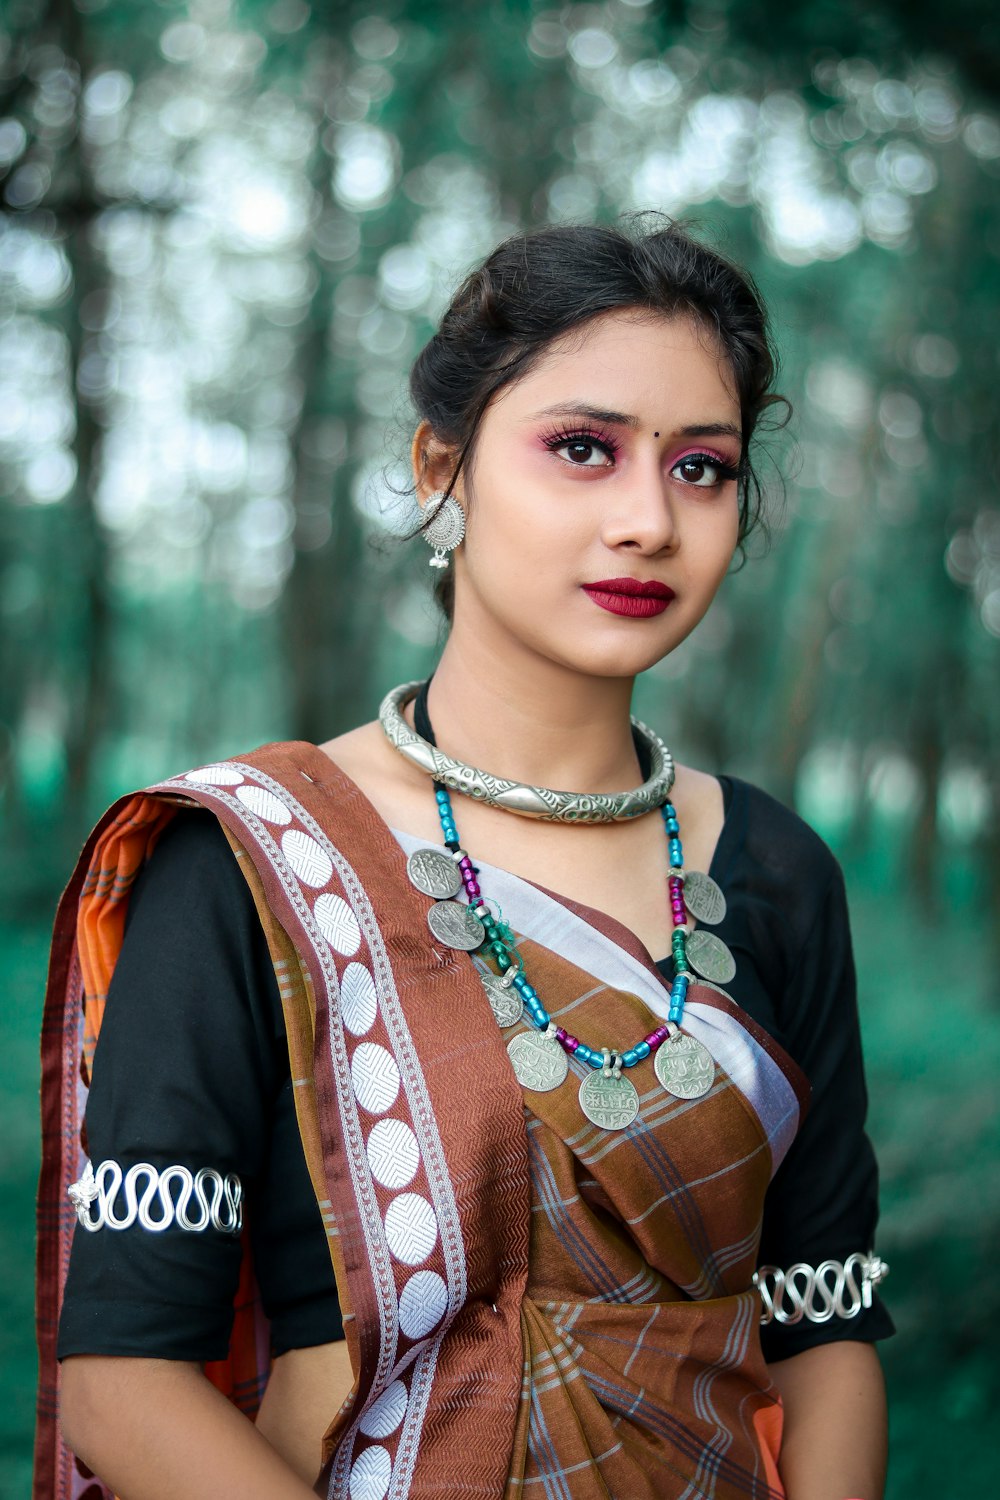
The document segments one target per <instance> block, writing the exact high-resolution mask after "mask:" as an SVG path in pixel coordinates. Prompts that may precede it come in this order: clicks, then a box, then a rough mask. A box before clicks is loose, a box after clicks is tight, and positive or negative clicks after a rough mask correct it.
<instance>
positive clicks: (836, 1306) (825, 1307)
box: [753, 1250, 889, 1324]
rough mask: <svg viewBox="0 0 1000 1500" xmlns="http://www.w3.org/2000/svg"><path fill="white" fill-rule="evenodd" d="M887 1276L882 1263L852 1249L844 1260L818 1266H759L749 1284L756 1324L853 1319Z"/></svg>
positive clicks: (803, 1263)
mask: <svg viewBox="0 0 1000 1500" xmlns="http://www.w3.org/2000/svg"><path fill="white" fill-rule="evenodd" d="M888 1274H889V1267H888V1265H887V1264H886V1262H885V1261H884V1260H882V1259H881V1258H880V1257H879V1256H878V1255H876V1254H875V1252H874V1250H869V1251H868V1254H867V1255H865V1254H863V1253H862V1252H861V1251H859V1250H855V1252H854V1254H853V1255H849V1256H848V1257H847V1259H846V1260H845V1261H840V1260H824V1261H822V1262H821V1263H820V1264H819V1265H818V1266H809V1265H806V1263H805V1261H801V1260H800V1261H797V1262H796V1263H795V1265H794V1266H789V1268H788V1270H787V1271H779V1269H778V1267H777V1266H761V1267H760V1268H759V1269H758V1270H756V1271H755V1272H754V1274H753V1284H754V1286H755V1287H756V1288H757V1290H758V1292H759V1293H760V1300H761V1302H762V1303H763V1304H764V1311H763V1312H762V1313H761V1316H760V1321H761V1322H762V1323H771V1322H774V1323H786V1324H787V1323H798V1322H800V1321H801V1320H802V1319H803V1318H808V1319H809V1321H810V1323H827V1322H829V1320H830V1319H831V1318H833V1317H837V1318H856V1317H857V1315H858V1313H859V1312H860V1311H861V1309H862V1308H863V1307H871V1305H872V1288H873V1287H875V1286H878V1284H879V1282H880V1281H882V1280H884V1278H885V1277H886V1276H888Z"/></svg>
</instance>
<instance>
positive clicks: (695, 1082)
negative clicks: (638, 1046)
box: [653, 1031, 715, 1099]
mask: <svg viewBox="0 0 1000 1500" xmlns="http://www.w3.org/2000/svg"><path fill="white" fill-rule="evenodd" d="M653 1068H654V1070H655V1072H656V1076H657V1078H658V1079H659V1080H660V1083H661V1084H662V1085H663V1087H664V1088H665V1089H666V1091H667V1093H668V1094H673V1096H674V1098H675V1099H700V1098H701V1096H702V1094H707V1093H708V1091H709V1089H710V1088H711V1087H712V1084H713V1083H714V1082H715V1059H714V1057H713V1056H712V1054H711V1052H709V1050H708V1048H707V1047H703V1046H702V1044H701V1042H699V1041H696V1040H695V1038H694V1037H693V1036H688V1034H687V1032H686V1031H678V1032H675V1033H674V1035H673V1036H672V1037H668V1039H667V1040H666V1041H665V1042H663V1043H662V1044H661V1045H660V1046H659V1047H658V1048H657V1049H656V1056H655V1058H654V1059H653Z"/></svg>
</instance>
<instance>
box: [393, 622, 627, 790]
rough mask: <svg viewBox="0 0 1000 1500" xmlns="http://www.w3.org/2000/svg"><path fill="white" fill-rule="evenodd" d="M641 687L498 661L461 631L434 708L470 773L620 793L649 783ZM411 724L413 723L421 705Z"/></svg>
mask: <svg viewBox="0 0 1000 1500" xmlns="http://www.w3.org/2000/svg"><path fill="white" fill-rule="evenodd" d="M526 658H527V659H526ZM633 682H634V678H632V677H586V676H583V675H581V674H580V673H579V672H575V671H573V670H571V669H570V668H568V667H563V666H560V665H559V663H557V662H552V661H550V660H547V659H542V658H539V657H535V656H530V657H527V654H526V653H524V654H518V655H516V656H514V655H511V654H506V653H505V654H504V655H502V656H501V655H499V654H498V655H497V656H495V657H491V656H490V654H489V653H488V652H483V651H482V650H481V649H476V647H475V644H474V643H473V642H472V641H471V640H469V638H468V637H467V636H464V637H463V636H456V635H455V634H454V633H453V634H452V635H451V636H450V637H449V639H448V642H447V644H446V646H445V648H444V651H443V652H442V655H441V660H440V662H439V663H438V666H437V668H436V669H435V672H434V677H433V681H432V682H431V685H430V689H429V691H428V695H427V709H428V713H429V715H430V719H431V723H432V724H433V726H434V736H435V739H436V740H437V743H438V746H439V747H440V748H441V749H442V750H444V751H445V752H446V753H447V754H449V755H453V756H455V757H457V758H458V759H460V760H464V761H466V762H468V763H469V764H470V765H474V766H478V767H480V768H481V769H482V770H485V771H492V772H493V773H494V774H495V775H497V776H503V777H507V778H509V779H510V780H512V781H523V782H527V783H528V784H529V785H532V786H548V787H553V788H555V789H558V790H560V791H567V792H584V791H587V792H615V791H622V790H624V789H626V788H628V787H632V786H636V785H638V784H639V782H641V780H642V773H641V770H640V768H639V762H638V757H637V756H636V752H635V746H634V744H633V742H632V732H631V728H630V724H629V706H630V704H631V700H632V685H633ZM406 717H407V719H408V720H409V721H410V722H411V723H412V722H413V709H412V704H411V705H409V706H408V707H407V710H406Z"/></svg>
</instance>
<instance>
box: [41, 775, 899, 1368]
mask: <svg viewBox="0 0 1000 1500" xmlns="http://www.w3.org/2000/svg"><path fill="white" fill-rule="evenodd" d="M719 780H720V782H721V784H722V789H723V796H724V801H725V809H726V812H725V822H724V825H723V829H722V833H721V835H720V839H719V842H718V845H717V847H716V851H715V855H714V857H713V860H712V865H711V870H710V873H711V874H712V876H713V877H714V879H715V880H716V881H717V882H718V883H719V885H720V886H721V887H722V889H723V891H724V893H725V896H726V902H727V912H726V916H725V918H724V920H723V921H722V923H720V924H719V925H718V926H717V927H714V928H713V931H715V932H717V933H718V934H719V935H720V937H722V938H723V939H724V941H725V942H726V943H727V944H728V946H729V948H730V949H731V950H732V952H733V955H734V957H735V959H736V970H737V972H736V977H735V979H733V980H732V982H731V983H730V984H729V985H727V986H726V988H727V990H728V992H729V993H730V994H731V995H732V997H733V999H734V1000H735V1001H736V1002H737V1003H738V1004H739V1005H741V1006H742V1007H743V1008H744V1009H745V1010H746V1011H747V1012H748V1013H749V1014H750V1015H751V1016H752V1017H753V1018H754V1019H755V1020H756V1021H757V1022H758V1024H759V1025H761V1026H762V1027H763V1028H764V1029H765V1030H766V1031H768V1032H769V1033H770V1034H771V1035H772V1036H773V1037H774V1038H775V1039H776V1040H777V1041H778V1042H779V1043H780V1044H781V1045H782V1046H783V1047H784V1048H785V1050H786V1051H787V1052H788V1053H789V1054H790V1055H791V1056H792V1057H793V1058H794V1059H795V1061H796V1062H797V1063H798V1064H799V1066H800V1067H801V1068H802V1070H803V1071H804V1072H805V1074H806V1076H807V1077H808V1079H809V1081H810V1083H811V1085H812V1102H811V1107H810V1109H809V1112H808V1114H807V1115H806V1118H805V1120H804V1121H803V1123H802V1125H801V1128H800V1130H799V1133H798V1135H797V1136H796V1138H795V1140H794V1142H793V1144H792V1146H791V1148H790V1149H789V1152H788V1154H787V1156H786V1158H785V1160H784V1162H783V1163H782V1165H781V1167H780V1168H779V1169H778V1172H777V1173H776V1175H775V1178H774V1180H773V1182H772V1184H771V1186H770V1188H769V1190H768V1193H767V1197H766V1200H765V1206H764V1220H763V1230H762V1238H761V1246H760V1255H759V1263H760V1264H770V1265H776V1266H780V1267H788V1266H790V1265H791V1264H792V1263H793V1262H795V1261H805V1262H807V1263H808V1264H811V1265H818V1264H819V1262H820V1261H822V1260H825V1259H828V1258H832V1259H835V1260H844V1259H846V1257H847V1256H848V1255H850V1254H851V1252H852V1251H855V1250H861V1251H866V1250H868V1249H870V1248H871V1247H872V1246H873V1243H874V1235H875V1224H876V1219H877V1214H878V1207H877V1169H876V1165H875V1158H874V1154H873V1151H872V1148H871V1144H870V1142H869V1141H868V1138H867V1136H866V1135H865V1133H864V1119H865V1111H866V1103H867V1101H866V1093H865V1082H864V1073H863V1067H862V1059H861V1043H860V1032H859V1026H858V1014H857V1004H856V992H855V973H854V963H853V957H852V949H851V937H850V929H849V923H848V911H847V900H846V894H845V890H844V881H843V876H842V873H841V870H840V866H839V864H838V862H837V860H836V858H835V857H834V855H833V854H832V852H831V851H830V849H829V848H828V847H827V845H826V844H825V843H824V842H823V840H822V839H821V838H820V837H819V836H818V835H817V834H816V833H815V832H814V831H813V830H812V829H811V828H810V827H809V826H808V824H806V823H805V822H804V821H803V820H802V819H801V818H800V817H798V816H797V814H795V813H794V812H791V811H790V810H789V809H788V808H786V807H784V806H783V805H782V804H781V803H780V802H778V801H776V800H775V799H774V798H773V797H771V796H769V795H768V793H766V792H764V791H762V790H761V789H760V788H758V787H755V786H752V785H751V784H750V783H748V782H745V781H742V780H740V779H739V778H738V777H735V776H720V777H719ZM658 968H660V970H661V972H663V973H664V974H665V975H666V976H667V977H672V974H673V965H672V960H671V959H669V958H666V959H663V960H661V961H660V962H659V964H658ZM86 1131H87V1141H88V1150H89V1154H90V1157H91V1160H92V1161H93V1162H94V1164H95V1166H96V1164H97V1163H99V1162H101V1161H104V1160H107V1159H109V1158H111V1159H114V1160H116V1161H117V1162H119V1163H120V1165H121V1166H122V1169H123V1170H127V1168H128V1167H129V1166H130V1165H132V1164H133V1163H134V1162H140V1161H145V1162H149V1163H150V1164H151V1165H153V1166H154V1167H158V1168H163V1167H166V1166H169V1165H172V1164H174V1163H179V1164H182V1165H185V1166H188V1167H190V1168H191V1170H192V1171H196V1170H197V1169H198V1168H199V1167H201V1166H211V1167H214V1168H216V1169H217V1170H218V1171H219V1172H222V1173H225V1172H235V1173H238V1175H239V1176H240V1178H241V1180H242V1182H243V1185H244V1191H245V1195H246V1212H247V1220H248V1223H249V1227H250V1234H251V1237H252V1243H253V1253H254V1260H255V1265H256V1269H257V1277H258V1282H259V1285H260V1289H261V1295H262V1299H263V1303H264V1308H265V1311H266V1312H267V1314H268V1316H269V1317H270V1319H271V1337H272V1345H273V1349H274V1353H275V1354H281V1353H284V1352H285V1351H286V1350H288V1349H292V1348H300V1347H306V1346H309V1345H313V1344H321V1343H326V1342H328V1341H329V1340H331V1339H338V1338H341V1337H342V1336H343V1324H342V1322H341V1317H340V1310H339V1304H338V1299H337V1293H336V1286H335V1283H334V1279H333V1272H332V1269H331V1266H330V1259H329V1253H328V1250H327V1244H326V1235H325V1232H324V1230H323V1226H322V1221H321V1218H320V1213H319V1209H318V1207H317V1205H316V1200H315V1197H314V1194H313V1191H312V1186H311V1183H310V1180H309V1176H308V1172H307V1170H306V1165H305V1159H304V1156H303V1153H302V1146H301V1141H300V1138H299V1133H298V1127H297V1124H296V1119H295V1108H294V1102H293V1098H292V1084H291V1077H290V1073H289V1064H288V1053H287V1048H286V1043H285V1036H284V1021H283V1017H282V1011H281V1003H280V998H279V995H278V987H277V983H276V980H275V977H274V970H273V968H272V966H271V960H270V955H269V953H268V949H267V944H266V941H265V939H264V934H263V930H262V928H261V925H260V921H259V919H258V917H257V912H256V909H255V907H254V904H253V900H252V897H251V894H250V889H249V887H248V885H247V884H246V881H245V880H244V878H243V876H242V874H241V873H240V870H239V866H238V864H237V862H236V860H235V859H234V858H233V854H232V851H231V849H230V847H229V844H228V843H227V841H226V839H225V837H224V835H223V833H222V830H221V828H220V827H219V825H218V823H217V821H216V819H215V817H214V816H213V815H212V814H211V813H208V812H203V811H200V810H199V811H190V812H184V813H181V814H179V815H178V816H177V817H176V818H175V820H174V821H173V823H172V824H171V825H169V827H168V828H167V830H166V831H165V832H164V834H163V835H162V836H161V838H160V841H159V843H158V844H157V846H156V848H155V850H154V853H153V855H152V856H151V858H150V859H149V860H148V862H147V864H146V865H145V867H144V868H143V870H142V871H141V873H140V875H139V877H138V879H137V880H136V883H135V887H134V890H133V893H132V896H131V899H130V902H129V910H128V915H127V922H126V933H125V940H124V942H123V945H122V950H121V955H120V957H119V960H118V964H117V967H116V969H115V972H114V977H113V979H112V981H111V985H110V989H109V993H108V998H107V1006H106V1010H105V1015H104V1020H103V1024H102V1028H101V1034H100V1040H99V1042H98V1046H97V1050H96V1054H95V1058H94V1069H93V1078H92V1084H91V1089H90V1094H89V1097H88V1102H87V1111H86ZM240 1253H241V1252H240V1244H239V1240H238V1238H237V1237H235V1236H232V1235H226V1234H224V1233H223V1232H221V1231H216V1230H214V1229H207V1230H205V1231H203V1232H202V1233H197V1234H196V1233H191V1232H188V1231H184V1230H181V1229H179V1228H177V1226H172V1227H171V1228H170V1229H168V1230H166V1231H163V1232H161V1233H152V1232H150V1231H148V1230H144V1229H142V1228H140V1227H138V1225H136V1226H134V1227H133V1228H131V1229H128V1230H107V1229H102V1230H99V1231H97V1232H95V1233H87V1232H85V1231H84V1230H82V1229H80V1228H79V1227H78V1228H77V1230H76V1232H75V1234H74V1237H73V1244H72V1251H71V1256H70V1266H69V1277H68V1281H67V1284H66V1293H65V1300H64V1304H63V1310H62V1316H61V1319H60V1325H59V1342H58V1353H59V1357H60V1358H63V1357H65V1356H66V1355H68V1354H109V1355H111V1354H119V1355H122V1354H124V1355H144V1356H146V1357H159V1358H165V1359H184V1360H192V1361H208V1360H212V1359H219V1358H222V1357H223V1356H224V1355H225V1353H226V1349H227V1346H228V1340H229V1334H230V1329H231V1324H232V1305H233V1297H234V1295H235V1291H236V1285H237V1280H238V1273H239V1263H240ZM893 1331H894V1329H893V1325H892V1321H891V1319H890V1317H889V1315H888V1313H887V1312H886V1310H885V1308H884V1306H883V1305H882V1304H881V1302H880V1301H879V1299H878V1297H877V1295H876V1297H875V1299H874V1305H873V1306H872V1308H871V1309H868V1310H863V1311H862V1312H860V1313H859V1314H858V1315H857V1316H856V1317H854V1318H851V1319H839V1318H833V1319H831V1320H830V1321H829V1322H827V1323H811V1322H807V1321H805V1320H803V1322H801V1323H799V1324H797V1325H794V1326H792V1327H787V1326H782V1325H780V1324H770V1325H768V1326H766V1327H764V1328H762V1330H761V1338H762V1343H763V1348H764V1354H765V1357H766V1358H767V1359H768V1360H778V1359H784V1358H787V1357H788V1356H790V1355H793V1354H798V1353H799V1352H800V1351H801V1350H803V1349H807V1348H810V1347H812V1346H813V1345H818V1344H824V1343H829V1342H832V1341H834V1340H838V1339H860V1340H864V1341H870V1340H875V1339H880V1338H884V1337H886V1336H887V1335H889V1334H891V1333H892V1332H893Z"/></svg>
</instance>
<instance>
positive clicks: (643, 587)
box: [583, 578, 674, 620]
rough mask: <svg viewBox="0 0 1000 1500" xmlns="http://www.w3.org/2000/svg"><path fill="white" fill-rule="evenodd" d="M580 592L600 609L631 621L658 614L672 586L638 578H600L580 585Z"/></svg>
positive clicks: (662, 609)
mask: <svg viewBox="0 0 1000 1500" xmlns="http://www.w3.org/2000/svg"><path fill="white" fill-rule="evenodd" d="M583 591H584V593H585V594H587V595H589V597H590V598H591V599H593V601H594V603H595V604H597V605H599V606H600V608H601V609H606V610H608V612H609V613H610V614H613V615H626V616H628V617H630V618H631V619H634V620H648V619H650V618H651V617H652V616H653V615H661V614H662V613H663V611H664V610H665V609H666V608H667V605H668V604H669V603H670V601H671V599H673V597H674V591H673V589H672V588H668V586H667V585H666V584H665V583H655V582H649V583H643V582H642V581H641V580H640V579H638V578H602V579H600V580H599V582H597V583H585V584H583Z"/></svg>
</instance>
